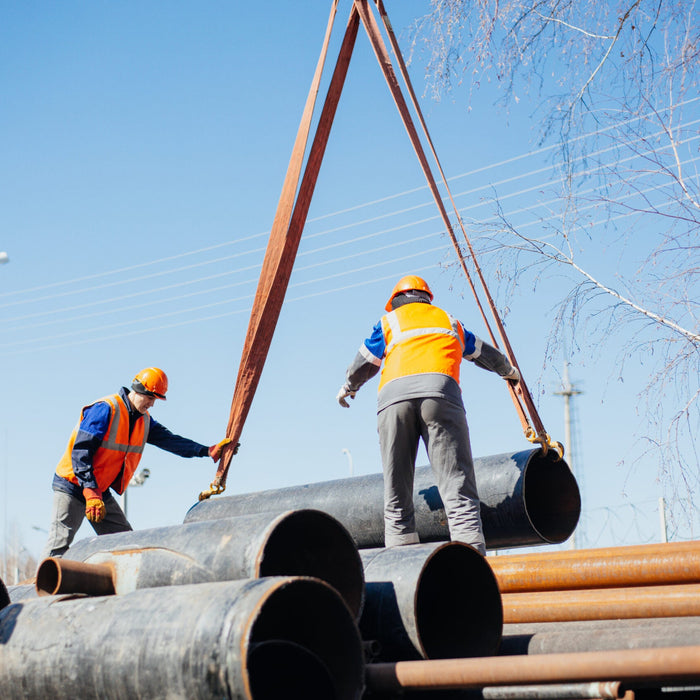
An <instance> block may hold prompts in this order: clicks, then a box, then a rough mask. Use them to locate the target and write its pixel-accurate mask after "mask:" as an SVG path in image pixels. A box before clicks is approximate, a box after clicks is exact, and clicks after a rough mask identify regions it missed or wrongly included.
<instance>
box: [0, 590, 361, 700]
mask: <svg viewBox="0 0 700 700" xmlns="http://www.w3.org/2000/svg"><path fill="white" fill-rule="evenodd" d="M0 649H1V650H2V651H1V653H0V697H2V698H3V700H13V699H17V700H19V699H20V698H21V699H25V698H47V697H50V698H52V700H73V698H76V697H80V698H81V700H91V699H93V698H95V699H97V698H99V699H100V700H112V699H114V700H117V699H120V698H191V699H192V700H195V699H196V700H209V699H211V700H214V699H219V698H236V699H243V698H245V699H246V700H261V699H264V700H268V699H269V698H284V697H299V698H302V697H303V698H313V700H328V698H336V699H338V700H357V699H359V698H360V697H361V695H362V692H363V670H364V659H363V656H362V643H361V640H360V636H359V633H358V630H357V625H356V623H355V620H354V619H353V616H352V614H351V612H350V610H349V609H348V607H347V605H346V604H345V602H344V601H343V600H342V598H341V597H340V596H339V595H338V593H337V592H336V591H335V590H334V589H333V588H332V587H331V586H329V585H328V584H326V583H324V582H322V581H320V580H318V579H312V578H301V577H298V578H295V577H266V578H262V579H252V580H245V581H225V582H217V583H200V584H196V585H189V586H171V587H169V588H167V589H163V588H151V589H142V590H138V591H135V592H133V593H129V594H126V595H115V596H100V597H82V596H81V597H79V598H76V597H74V596H66V597H62V596H52V597H43V598H35V599H33V600H31V601H29V602H25V603H21V604H12V605H9V606H7V607H5V608H4V609H3V610H2V611H0ZM329 691H330V692H329Z"/></svg>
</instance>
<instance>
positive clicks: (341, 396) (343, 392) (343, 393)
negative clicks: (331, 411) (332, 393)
mask: <svg viewBox="0 0 700 700" xmlns="http://www.w3.org/2000/svg"><path fill="white" fill-rule="evenodd" d="M355 394H357V392H356V391H350V389H348V386H347V384H343V386H342V387H340V391H339V392H338V396H336V397H335V398H336V399H337V400H338V403H339V404H340V405H341V406H342V407H343V408H350V404H349V403H348V402H347V401H346V400H345V399H346V398H347V397H348V396H349V397H350V398H351V399H354V398H355Z"/></svg>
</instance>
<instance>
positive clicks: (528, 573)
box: [488, 541, 700, 593]
mask: <svg viewBox="0 0 700 700" xmlns="http://www.w3.org/2000/svg"><path fill="white" fill-rule="evenodd" d="M488 562H489V564H491V568H492V569H493V572H494V574H495V575H496V579H497V580H498V586H499V588H500V589H501V592H502V593H519V592H526V591H545V590H550V591H553V590H565V589H572V588H610V587H623V586H654V585H666V584H681V583H698V582H700V542H697V541H693V542H665V543H662V544H649V545H636V546H629V547H607V548H600V549H576V550H566V551H561V552H546V553H540V552H536V553H533V554H516V555H506V556H497V557H489V558H488Z"/></svg>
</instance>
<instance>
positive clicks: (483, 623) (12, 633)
mask: <svg viewBox="0 0 700 700" xmlns="http://www.w3.org/2000/svg"><path fill="white" fill-rule="evenodd" d="M476 463H477V464H476V475H477V485H478V488H479V491H480V494H481V497H482V516H483V521H484V530H485V534H486V542H487V548H488V549H489V550H491V555H490V556H488V557H482V556H481V555H480V554H479V553H478V552H476V550H474V549H473V548H472V547H470V546H468V545H466V544H462V543H458V542H449V541H447V539H448V532H447V526H446V518H445V513H444V509H443V507H442V503H441V501H440V498H439V495H438V493H437V488H436V486H435V484H434V483H433V482H432V479H431V474H430V472H429V470H428V469H426V468H421V469H419V470H417V474H416V485H415V492H414V499H415V502H416V524H417V529H418V533H419V536H420V538H421V542H422V544H418V545H410V546H405V547H394V548H390V549H385V548H384V547H383V546H382V544H383V532H382V530H383V526H382V525H383V523H382V480H381V475H371V476H365V477H355V478H351V479H341V480H336V481H332V482H324V483H320V484H308V485H305V486H301V487H292V488H288V489H278V490H273V491H265V492H259V493H254V494H243V495H238V496H227V497H221V498H215V499H211V500H208V501H202V502H200V503H198V504H196V505H195V506H193V507H192V508H191V509H190V511H189V512H188V514H187V515H186V517H185V520H184V523H183V524H182V525H178V526H173V527H165V528H155V529H151V530H141V531H133V532H126V533H119V534H115V535H104V536H101V537H91V538H88V539H85V540H81V541H79V542H76V543H74V544H73V545H72V546H71V547H70V549H69V550H68V552H67V553H66V555H65V556H64V557H62V558H51V559H46V560H44V561H43V562H41V564H40V566H39V569H38V571H37V577H36V581H35V582H33V583H31V584H29V583H27V584H24V585H18V586H13V587H10V588H9V589H6V588H5V586H4V585H3V584H2V582H1V581H0V697H2V698H25V699H26V698H29V699H33V698H37V699H39V698H41V699H42V700H43V698H46V697H52V698H56V699H57V700H62V699H63V698H65V699H66V700H67V699H68V698H71V699H72V698H75V697H79V698H107V699H109V698H137V699H140V698H143V699H145V700H150V699H151V698H186V699H188V700H189V699H190V698H212V699H213V698H245V699H249V700H263V699H264V700H268V699H273V698H274V699H277V698H291V699H294V698H304V699H305V700H336V699H338V700H341V699H342V700H344V699H345V698H348V699H350V698H352V699H355V698H358V699H359V698H367V699H370V698H372V699H374V698H377V699H379V700H381V699H383V698H408V697H414V696H415V697H416V698H426V699H427V698H445V699H447V698H475V699H481V698H488V699H490V700H499V699H503V700H505V699H506V698H510V699H511V700H516V699H518V698H520V699H522V700H526V699H528V698H550V699H553V698H622V697H625V698H627V700H633V699H635V700H647V699H650V698H655V697H663V698H664V699H665V700H671V698H675V697H678V698H688V699H689V698H690V697H692V694H691V691H690V690H688V688H689V686H698V685H700V613H699V612H698V603H697V599H698V598H700V596H698V595H697V593H698V592H699V589H700V543H695V542H690V543H678V544H663V545H656V546H641V547H626V548H613V549H599V550H567V551H564V552H554V553H541V552H538V553H535V554H523V555H517V556H495V555H494V550H497V549H499V548H511V547H516V546H523V545H536V544H552V543H561V542H564V541H565V540H566V539H568V537H570V535H571V534H572V533H573V530H574V528H575V526H576V523H577V521H578V517H579V513H580V498H579V494H578V488H577V486H576V482H575V480H574V479H573V476H572V475H571V473H570V471H569V469H568V466H567V465H566V463H565V462H563V461H562V460H559V461H557V460H555V459H552V458H550V457H543V456H542V455H541V453H540V452H539V450H532V451H528V452H521V453H516V454H515V455H496V456H494V457H487V458H483V459H481V460H476ZM654 693H656V694H654Z"/></svg>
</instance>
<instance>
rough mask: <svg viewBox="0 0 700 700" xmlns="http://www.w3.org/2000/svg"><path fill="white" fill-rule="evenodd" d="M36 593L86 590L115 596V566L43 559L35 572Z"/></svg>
mask: <svg viewBox="0 0 700 700" xmlns="http://www.w3.org/2000/svg"><path fill="white" fill-rule="evenodd" d="M35 585H36V592H37V595H58V594H60V593H75V592H80V593H86V594H88V595H112V594H113V593H114V569H113V567H112V566H110V565H108V564H84V563H83V562H78V561H67V560H63V559H61V558H56V557H49V558H48V559H44V561H42V562H41V564H40V565H39V569H38V570H37V572H36V584H35Z"/></svg>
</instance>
